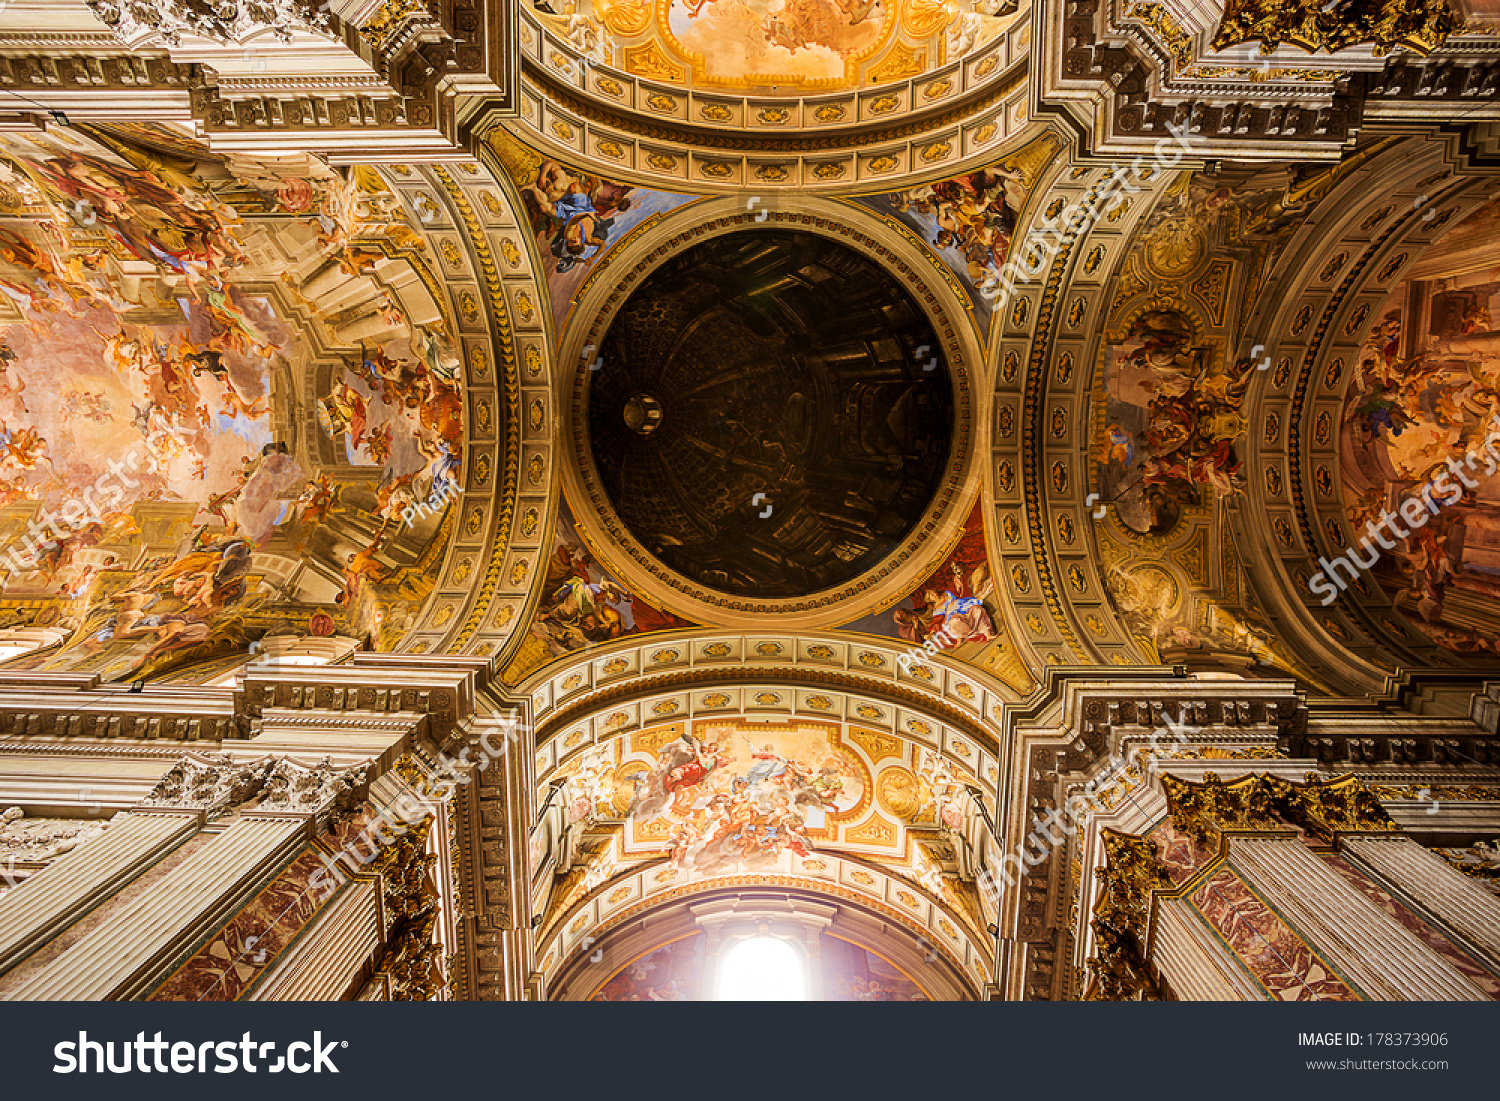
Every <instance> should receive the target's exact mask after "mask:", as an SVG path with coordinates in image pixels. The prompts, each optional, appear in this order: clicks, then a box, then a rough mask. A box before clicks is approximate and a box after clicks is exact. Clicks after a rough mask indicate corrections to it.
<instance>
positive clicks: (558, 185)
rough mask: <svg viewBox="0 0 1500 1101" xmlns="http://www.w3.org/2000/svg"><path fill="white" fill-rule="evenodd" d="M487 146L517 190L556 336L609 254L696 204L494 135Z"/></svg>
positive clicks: (670, 193)
mask: <svg viewBox="0 0 1500 1101" xmlns="http://www.w3.org/2000/svg"><path fill="white" fill-rule="evenodd" d="M490 144H491V148H493V149H494V151H495V153H496V155H497V156H498V157H499V158H500V161H501V163H502V164H504V166H505V169H506V171H507V172H508V173H509V174H510V177H511V179H512V181H513V182H514V183H515V185H516V187H517V189H518V190H519V191H520V192H521V196H522V199H523V201H524V203H525V207H526V212H527V215H528V217H529V218H530V220H531V229H532V232H533V233H535V234H536V243H537V252H538V254H539V255H540V257H541V264H542V271H543V272H545V273H546V279H547V290H548V296H549V298H550V299H551V302H552V317H553V320H554V322H555V323H556V325H557V328H558V331H559V332H561V331H562V330H563V328H564V327H565V326H566V324H567V319H568V314H569V313H570V312H571V310H572V307H573V299H574V297H575V296H576V295H577V294H578V292H579V290H580V289H581V288H582V287H583V285H584V282H585V281H586V280H587V279H588V277H589V275H590V273H592V272H593V271H594V270H595V268H596V267H597V266H598V264H599V261H600V260H601V259H602V258H603V257H604V256H605V254H606V253H608V252H609V251H610V250H611V249H612V248H614V247H615V246H616V245H618V244H619V243H620V242H621V241H622V240H624V239H625V237H626V236H627V235H628V234H629V233H630V232H631V231H632V230H634V229H636V228H637V227H638V226H641V225H642V224H644V223H646V222H648V221H650V220H651V219H653V218H657V217H660V216H662V215H664V214H666V213H668V212H669V211H672V210H675V209H677V208H678V207H680V206H682V205H683V204H684V203H688V202H691V201H693V199H694V196H692V195H679V194H675V193H672V192H667V191H656V190H653V189H651V188H645V187H636V186H634V185H631V184H622V183H616V182H614V181H613V180H610V179H607V178H605V177H603V176H599V175H596V174H594V173H591V172H583V171H580V170H578V169H576V168H573V167H571V166H568V165H564V164H563V163H561V162H560V161H556V160H553V159H552V158H550V157H544V156H542V155H541V154H540V153H537V152H535V151H533V150H532V149H530V148H529V147H527V146H524V145H522V144H521V143H519V142H517V141H516V140H514V139H513V138H510V137H508V136H507V135H506V134H505V133H504V131H498V132H496V133H495V134H492V135H491V137H490Z"/></svg>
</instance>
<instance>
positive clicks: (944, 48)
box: [532, 0, 1020, 96]
mask: <svg viewBox="0 0 1500 1101" xmlns="http://www.w3.org/2000/svg"><path fill="white" fill-rule="evenodd" d="M532 6H533V7H534V9H535V11H536V12H537V14H538V16H539V17H540V18H541V21H542V23H543V24H544V25H545V26H546V27H547V28H548V29H549V30H551V31H552V32H553V33H554V34H557V35H558V36H559V37H563V38H566V39H567V41H568V42H569V43H570V44H571V45H573V46H574V47H575V48H576V49H578V50H579V51H580V52H581V53H583V54H584V55H585V56H587V57H589V58H591V59H593V60H595V61H598V62H600V63H603V64H614V65H617V66H618V67H619V68H621V69H623V70H624V71H625V72H627V73H630V74H632V75H635V76H641V77H647V78H650V79H652V80H655V81H660V82H663V83H667V84H678V85H685V86H691V87H697V88H709V89H723V90H728V91H756V92H759V93H762V94H765V93H769V94H771V95H777V94H781V95H793V96H795V95H804V96H805V95H809V94H815V93H819V92H837V91H844V90H847V89H854V88H865V87H875V86H878V85H882V84H890V83H892V82H895V81H900V80H904V79H907V78H910V77H916V76H921V75H923V74H925V73H929V72H932V71H933V70H936V69H938V68H940V67H942V66H944V65H946V64H947V63H949V62H953V61H957V60H959V59H960V58H962V57H963V56H964V55H965V54H968V53H969V52H971V51H973V50H975V49H977V48H979V47H982V46H985V45H987V44H988V43H990V42H991V41H993V40H994V38H995V37H996V36H998V35H999V34H1000V33H1001V32H1002V31H1003V30H1004V29H1005V27H1006V26H1007V25H1008V24H1010V23H1012V22H1015V20H1016V18H1017V12H1018V10H1019V8H1020V5H1019V4H1018V3H1015V2H1014V0H966V2H964V3H961V4H960V3H940V2H937V0H873V2H866V0H848V2H841V0H788V2H780V3H778V2H776V0H748V2H743V0H593V2H592V3H588V2H578V0H562V4H561V8H560V9H559V4H558V2H557V0H534V2H533V5H532Z"/></svg>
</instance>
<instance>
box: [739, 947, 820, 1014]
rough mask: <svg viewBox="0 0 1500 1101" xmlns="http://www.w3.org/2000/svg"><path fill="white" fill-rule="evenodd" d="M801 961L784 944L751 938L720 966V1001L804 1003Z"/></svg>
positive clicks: (805, 992) (804, 981) (803, 979)
mask: <svg viewBox="0 0 1500 1101" xmlns="http://www.w3.org/2000/svg"><path fill="white" fill-rule="evenodd" d="M806 1000H807V980H806V978H805V977H804V976H803V974H802V961H801V960H800V959H798V958H797V953H796V952H795V951H794V950H793V949H792V947H791V946H790V945H788V944H787V943H785V942H784V941H779V940H777V939H776V938H775V937H751V938H750V939H749V940H742V941H740V943H739V944H736V945H735V946H734V947H733V948H731V949H730V950H729V954H728V955H727V956H725V957H724V962H723V963H722V964H721V965H720V967H719V1001H721V1002H804V1001H806Z"/></svg>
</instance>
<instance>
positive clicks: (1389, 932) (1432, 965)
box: [1230, 838, 1488, 1001]
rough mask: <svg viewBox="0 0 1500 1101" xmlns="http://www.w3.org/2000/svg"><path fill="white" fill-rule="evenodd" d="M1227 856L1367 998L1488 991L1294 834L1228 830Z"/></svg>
mask: <svg viewBox="0 0 1500 1101" xmlns="http://www.w3.org/2000/svg"><path fill="white" fill-rule="evenodd" d="M1230 861H1231V863H1232V864H1233V865H1234V868H1235V870H1236V871H1237V872H1239V873H1240V875H1241V876H1243V878H1244V879H1245V881H1246V882H1247V883H1249V884H1250V885H1251V886H1253V887H1254V888H1255V889H1256V890H1257V891H1258V892H1260V894H1261V895H1262V896H1263V897H1264V898H1265V899H1266V900H1267V901H1268V902H1269V903H1270V904H1271V905H1272V906H1274V907H1276V909H1277V910H1278V911H1279V912H1280V914H1281V915H1282V917H1283V918H1284V920H1285V921H1286V922H1287V923H1288V925H1290V926H1292V927H1293V928H1294V929H1296V930H1297V931H1298V932H1299V933H1300V934H1301V935H1302V936H1303V937H1305V938H1306V940H1307V941H1308V943H1309V944H1310V945H1312V946H1314V947H1316V948H1317V950H1318V951H1319V952H1320V953H1321V954H1322V955H1323V956H1324V957H1325V958H1326V959H1328V961H1329V962H1330V963H1331V964H1332V965H1333V966H1334V967H1335V968H1337V969H1338V970H1339V971H1340V972H1341V973H1342V975H1343V976H1344V977H1345V978H1346V979H1347V980H1348V981H1349V982H1351V983H1353V984H1355V985H1356V986H1357V987H1358V988H1359V991H1360V993H1361V994H1362V995H1363V996H1364V997H1365V998H1368V999H1371V1000H1375V1001H1484V1000H1488V996H1487V995H1486V994H1485V992H1484V991H1483V990H1481V989H1480V988H1479V987H1477V986H1476V985H1475V984H1474V983H1473V981H1471V980H1470V979H1469V978H1468V977H1467V976H1465V975H1464V974H1462V973H1461V972H1460V971H1458V970H1457V969H1456V968H1455V967H1454V966H1453V965H1452V964H1451V963H1449V962H1448V961H1447V960H1445V959H1443V958H1442V957H1441V956H1440V955H1438V954H1437V953H1436V952H1435V951H1433V950H1432V949H1431V948H1430V947H1428V946H1427V945H1426V944H1424V943H1423V942H1422V941H1421V940H1419V939H1418V938H1417V937H1416V936H1414V935H1413V934H1412V933H1410V932H1409V931H1407V930H1406V929H1404V928H1403V927H1402V926H1401V925H1400V924H1399V923H1398V922H1397V921H1396V920H1395V919H1394V918H1393V917H1391V916H1390V915H1389V914H1387V913H1386V912H1385V911H1383V910H1381V909H1380V908H1379V907H1378V906H1376V905H1375V904H1374V903H1373V902H1371V901H1370V900H1369V899H1368V898H1366V897H1365V896H1364V895H1362V894H1360V893H1359V892H1358V891H1357V890H1355V889H1354V888H1353V887H1352V886H1350V885H1349V883H1347V882H1346V881H1345V880H1344V879H1343V877H1341V876H1340V875H1339V874H1338V873H1337V872H1335V871H1334V870H1333V869H1332V868H1331V867H1329V866H1328V864H1327V863H1326V862H1325V861H1323V860H1321V859H1319V858H1318V857H1317V856H1315V855H1313V853H1311V852H1310V851H1308V849H1307V847H1306V846H1305V845H1304V844H1303V843H1302V842H1301V841H1299V840H1297V839H1295V838H1265V839H1260V838H1235V839H1234V840H1233V841H1232V843H1231V846H1230Z"/></svg>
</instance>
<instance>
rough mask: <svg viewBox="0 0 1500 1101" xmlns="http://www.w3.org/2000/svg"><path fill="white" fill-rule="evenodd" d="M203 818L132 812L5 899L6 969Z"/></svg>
mask: <svg viewBox="0 0 1500 1101" xmlns="http://www.w3.org/2000/svg"><path fill="white" fill-rule="evenodd" d="M199 819H200V816H199V815H198V814H194V813H184V814H128V815H124V816H123V817H120V818H117V819H115V820H114V821H113V822H111V823H110V825H109V828H108V829H106V830H105V831H104V833H103V834H101V835H100V836H99V837H96V838H94V839H93V840H92V841H90V842H89V843H88V844H86V845H84V846H83V847H82V848H80V849H78V850H77V851H75V852H71V853H68V854H67V855H65V856H63V857H61V858H60V859H58V860H57V861H56V862H54V863H53V864H51V865H49V866H48V867H46V868H44V869H42V870H41V871H40V872H38V873H36V874H35V875H33V876H31V877H29V878H28V879H27V880H26V882H24V883H22V884H21V886H19V887H17V888H16V889H15V890H13V891H9V892H7V893H6V895H5V897H4V898H0V972H3V971H5V970H7V969H8V968H10V967H13V966H14V965H15V964H17V963H19V962H20V961H21V960H22V959H24V958H25V957H26V956H28V955H30V954H31V953H32V952H34V951H35V950H36V949H37V948H38V947H40V946H41V945H42V944H44V943H45V942H46V941H47V940H49V939H51V938H52V937H54V936H56V935H57V934H58V933H59V932H60V931H61V930H62V929H64V928H65V927H66V926H68V925H70V924H71V923H72V922H74V921H76V920H77V919H78V918H79V917H81V916H82V915H83V914H85V913H87V912H88V911H89V910H90V909H92V908H93V907H94V906H96V905H97V904H98V903H99V902H100V901H102V900H103V899H105V898H108V897H109V896H110V895H112V894H113V893H114V892H115V891H117V890H119V889H120V887H122V886H123V885H124V884H125V883H127V882H129V881H130V880H132V879H134V878H135V877H136V876H137V875H139V874H140V873H141V872H143V871H144V870H145V869H146V868H148V867H150V866H151V865H152V864H153V863H155V862H156V860H157V859H158V858H159V857H160V856H161V855H162V854H163V853H165V852H167V851H168V850H170V849H172V848H175V847H176V846H177V845H178V844H180V843H181V842H182V841H184V840H185V839H186V838H188V837H190V836H191V835H192V834H194V833H196V832H197V830H198V823H199Z"/></svg>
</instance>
